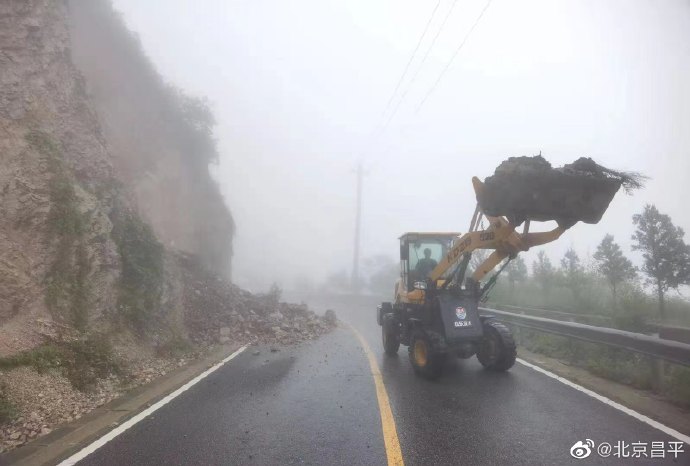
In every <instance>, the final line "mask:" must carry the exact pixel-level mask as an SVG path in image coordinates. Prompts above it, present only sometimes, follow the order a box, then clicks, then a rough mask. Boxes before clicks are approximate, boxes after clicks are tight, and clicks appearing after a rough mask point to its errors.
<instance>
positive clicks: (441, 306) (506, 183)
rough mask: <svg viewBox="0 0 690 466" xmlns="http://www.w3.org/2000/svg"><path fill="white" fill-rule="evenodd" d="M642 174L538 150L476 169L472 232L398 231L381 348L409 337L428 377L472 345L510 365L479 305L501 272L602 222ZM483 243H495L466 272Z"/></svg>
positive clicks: (500, 333)
mask: <svg viewBox="0 0 690 466" xmlns="http://www.w3.org/2000/svg"><path fill="white" fill-rule="evenodd" d="M641 179H642V177H641V176H640V175H637V174H634V173H621V172H615V171H613V170H609V169H606V168H604V167H601V166H599V165H597V164H596V163H594V162H593V161H592V160H591V159H579V160H577V161H576V162H575V163H573V164H570V165H566V166H565V167H562V168H557V169H553V168H551V165H550V164H549V163H548V162H546V161H545V160H544V159H543V158H542V157H541V156H537V157H519V158H511V159H508V160H507V161H505V162H503V163H502V164H501V165H500V166H499V167H498V168H497V169H496V172H495V174H494V175H493V176H491V177H488V178H487V179H486V180H485V181H484V182H482V181H480V180H479V179H478V178H477V177H474V178H472V184H473V187H474V191H475V194H476V198H477V207H476V209H475V211H474V215H473V217H472V220H471V222H470V225H469V230H468V231H467V233H465V234H460V233H457V232H448V233H423V232H413V233H406V234H404V235H403V236H401V237H400V277H399V279H398V280H397V282H396V284H395V294H394V299H393V301H392V302H384V303H382V304H381V305H379V306H378V307H377V322H378V324H379V325H380V326H381V332H382V341H383V347H384V351H385V353H386V354H387V355H395V354H397V352H398V349H399V347H400V345H401V344H402V345H406V346H408V352H409V359H410V362H411V364H412V367H413V368H414V371H415V373H416V374H418V375H420V376H422V377H425V378H429V379H433V378H437V377H438V376H440V375H441V373H442V370H443V365H444V362H445V360H446V358H448V357H449V356H456V357H460V358H469V357H472V356H473V355H475V354H476V356H477V359H478V360H479V362H480V363H481V364H482V365H483V366H484V367H485V368H486V369H490V370H495V371H505V370H508V369H510V368H511V367H512V366H513V364H514V363H515V358H516V354H517V353H516V345H515V341H514V339H513V337H512V334H511V332H510V330H509V329H508V327H506V326H505V325H503V324H502V323H500V322H499V321H498V320H497V319H495V318H493V317H491V316H480V315H479V311H478V307H479V303H480V302H482V301H483V300H485V299H486V297H487V293H488V292H489V290H490V289H491V287H492V286H493V285H494V284H495V282H496V279H497V278H498V275H499V274H500V273H501V271H503V269H504V268H505V267H506V266H507V265H508V263H509V262H510V260H512V259H514V258H515V257H516V256H517V254H518V253H520V252H522V251H527V250H529V249H530V248H531V247H533V246H538V245H542V244H546V243H549V242H551V241H555V240H556V239H558V238H559V237H560V236H561V235H562V234H563V233H564V232H565V231H566V230H567V229H568V228H570V227H571V226H573V225H574V224H575V223H577V222H578V221H583V222H585V223H597V222H598V221H599V220H600V219H601V217H602V215H603V213H604V212H605V211H606V209H607V208H608V205H609V203H610V202H611V200H612V199H613V196H614V195H615V194H616V192H617V191H618V189H619V188H620V187H621V186H624V187H625V189H626V190H631V189H634V188H638V187H640V186H641ZM549 220H553V221H555V222H556V224H557V226H556V228H553V229H552V230H550V231H545V232H530V224H531V222H532V221H549ZM484 225H486V226H485V227H484ZM518 227H522V228H521V231H519V230H518ZM478 249H486V250H490V251H492V252H491V254H490V255H489V256H488V258H487V259H486V260H485V261H484V262H483V263H482V264H481V265H479V266H478V267H477V268H476V270H474V271H473V273H472V274H471V276H469V277H466V273H467V271H468V266H469V264H470V258H471V256H472V252H473V251H476V250H478ZM499 265H500V267H499V269H498V270H497V272H496V273H495V274H494V275H492V276H491V277H490V278H489V279H488V280H485V281H484V279H485V278H486V277H487V276H488V275H489V274H490V273H491V272H492V270H494V269H495V268H496V267H497V266H499Z"/></svg>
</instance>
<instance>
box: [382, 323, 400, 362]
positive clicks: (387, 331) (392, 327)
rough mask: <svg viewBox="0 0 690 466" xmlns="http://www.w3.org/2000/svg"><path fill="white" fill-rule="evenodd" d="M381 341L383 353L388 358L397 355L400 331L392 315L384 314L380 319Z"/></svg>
mask: <svg viewBox="0 0 690 466" xmlns="http://www.w3.org/2000/svg"><path fill="white" fill-rule="evenodd" d="M381 340H382V341H383V351H385V353H386V354H387V355H388V356H395V355H396V354H398V349H399V348H400V329H399V325H398V323H397V322H396V321H395V316H394V315H393V314H384V315H383V317H382V319H381Z"/></svg>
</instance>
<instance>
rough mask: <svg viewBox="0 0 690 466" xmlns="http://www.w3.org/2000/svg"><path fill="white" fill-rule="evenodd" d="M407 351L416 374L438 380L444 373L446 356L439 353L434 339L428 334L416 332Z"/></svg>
mask: <svg viewBox="0 0 690 466" xmlns="http://www.w3.org/2000/svg"><path fill="white" fill-rule="evenodd" d="M407 351H408V354H409V356H410V363H411V364H412V369H414V372H415V374H417V375H419V376H421V377H424V378H425V379H429V380H433V379H437V378H438V377H439V376H440V375H441V372H443V363H444V361H445V360H446V354H445V353H441V352H439V351H438V350H437V349H436V348H435V347H434V345H433V342H432V339H431V338H430V337H429V335H427V334H426V333H424V332H422V331H418V332H415V334H414V335H413V336H412V341H411V342H410V346H409V347H408V348H407Z"/></svg>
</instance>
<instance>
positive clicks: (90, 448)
mask: <svg viewBox="0 0 690 466" xmlns="http://www.w3.org/2000/svg"><path fill="white" fill-rule="evenodd" d="M246 349H247V346H243V347H242V348H240V349H238V350H237V351H235V352H234V353H232V354H231V355H230V356H228V357H226V358H225V359H223V360H222V361H220V362H219V363H217V364H215V365H213V366H211V367H210V368H209V369H207V370H205V371H204V372H202V373H201V374H199V375H197V376H196V377H194V378H193V379H192V380H190V381H189V382H187V383H186V384H184V385H182V386H181V387H180V388H178V389H177V390H175V391H174V392H172V393H171V394H169V395H168V396H166V397H165V398H163V399H162V400H160V401H158V402H157V403H155V404H153V405H151V406H149V407H148V408H146V409H145V410H143V411H142V412H140V413H139V414H137V415H136V416H134V417H132V418H130V419H128V420H127V421H125V422H124V423H122V424H120V425H119V426H117V427H116V428H115V429H113V430H111V431H110V432H108V433H107V434H105V435H104V436H103V437H101V438H99V439H98V440H96V441H95V442H93V443H92V444H90V445H87V446H86V447H84V448H83V449H81V450H79V451H78V452H77V453H75V454H74V455H72V456H70V457H69V458H67V459H66V460H64V461H63V462H61V463H60V464H58V466H72V465H73V464H76V463H77V462H79V461H81V460H83V459H84V458H86V457H87V456H89V455H90V454H91V453H93V452H94V451H96V450H98V449H99V448H101V447H102V446H103V445H105V444H106V443H108V442H110V441H111V440H112V439H114V438H115V437H117V436H118V435H120V434H121V433H123V432H124V431H126V430H127V429H129V428H130V427H132V426H133V425H134V424H136V423H137V422H139V421H141V420H143V419H145V418H146V417H148V416H150V415H151V414H153V413H154V412H155V411H157V410H159V409H160V408H162V407H163V406H165V405H166V404H168V403H170V402H171V401H172V400H174V399H175V398H177V397H178V396H180V395H181V394H182V393H184V392H186V391H187V390H189V389H190V388H191V387H193V386H194V385H196V384H197V383H199V382H200V381H202V380H203V379H205V378H206V377H208V376H209V375H210V374H212V373H213V372H215V371H217V370H218V369H220V368H221V366H223V364H225V363H226V362H228V361H230V360H231V359H233V358H234V357H235V356H237V355H239V354H240V353H241V352H242V351H244V350H246Z"/></svg>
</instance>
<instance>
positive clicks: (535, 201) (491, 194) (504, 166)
mask: <svg viewBox="0 0 690 466" xmlns="http://www.w3.org/2000/svg"><path fill="white" fill-rule="evenodd" d="M644 179H645V177H644V176H642V175H640V174H638V173H626V172H620V171H615V170H611V169H609V168H606V167H603V166H601V165H599V164H597V163H596V162H595V161H594V160H592V159H591V158H585V157H581V158H579V159H577V160H576V161H575V162H573V163H571V164H568V165H564V166H563V167H559V168H553V167H552V166H551V164H550V163H549V162H548V161H546V160H545V159H544V158H543V157H542V156H541V155H537V156H534V157H511V158H509V159H508V160H505V161H504V162H503V163H501V164H500V165H499V166H498V168H496V171H495V172H494V174H493V176H489V177H487V178H486V180H485V181H484V187H483V189H482V190H481V192H480V193H479V194H478V196H477V202H479V205H480V206H481V208H482V210H483V211H484V213H485V214H486V215H491V216H505V217H507V218H508V219H509V220H510V221H511V222H513V223H516V224H520V223H522V222H523V221H525V220H537V221H547V220H555V221H556V222H558V224H559V225H561V226H565V227H570V226H572V225H573V224H575V223H576V222H578V221H581V222H585V223H598V222H599V220H601V217H602V215H604V212H605V211H606V209H607V208H608V206H609V203H610V202H611V200H612V199H613V196H614V195H615V194H616V193H617V192H618V190H619V189H620V187H621V186H622V187H623V189H624V190H625V191H626V192H628V193H630V192H631V191H632V190H635V189H638V188H641V187H642V186H643V181H644Z"/></svg>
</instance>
